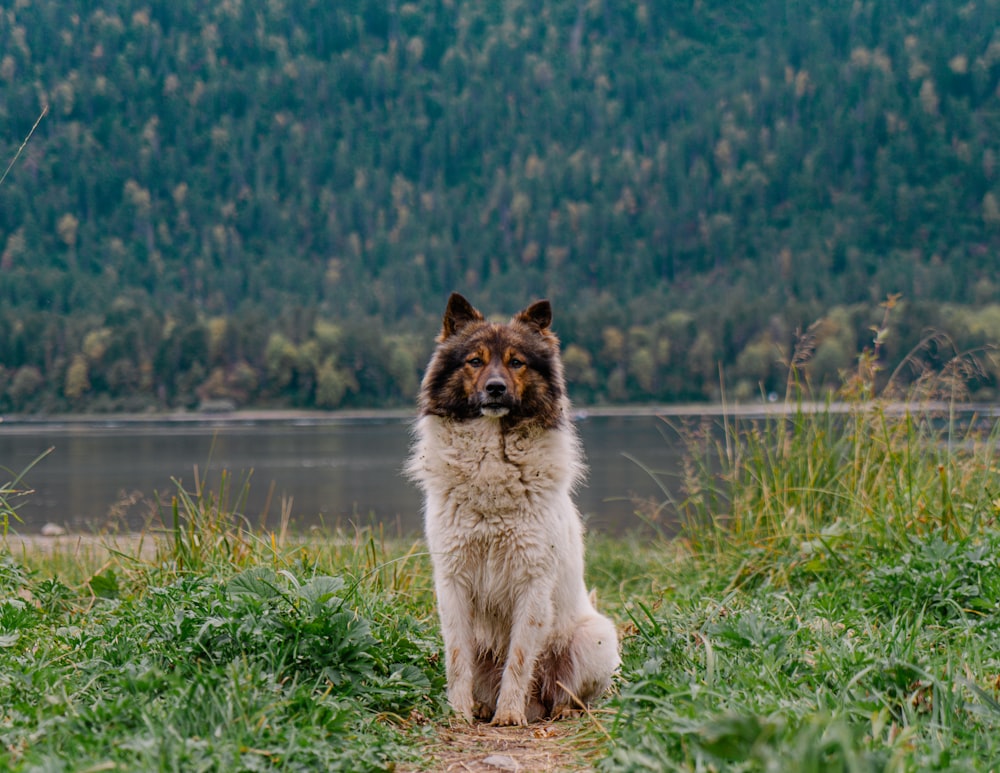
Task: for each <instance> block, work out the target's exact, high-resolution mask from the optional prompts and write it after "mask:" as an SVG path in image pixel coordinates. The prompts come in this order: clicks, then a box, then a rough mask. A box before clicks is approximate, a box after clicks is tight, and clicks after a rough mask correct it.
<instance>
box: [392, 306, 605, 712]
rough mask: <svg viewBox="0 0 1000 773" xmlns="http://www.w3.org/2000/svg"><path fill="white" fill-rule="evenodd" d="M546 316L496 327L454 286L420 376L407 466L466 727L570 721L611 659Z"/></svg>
mask: <svg viewBox="0 0 1000 773" xmlns="http://www.w3.org/2000/svg"><path fill="white" fill-rule="evenodd" d="M551 322H552V307H551V304H550V303H549V302H548V301H545V300H543V301H538V302H536V303H533V304H531V305H530V306H528V307H527V308H526V309H524V310H523V311H521V312H520V313H518V314H516V315H515V316H514V317H513V319H511V321H510V322H509V323H507V324H499V323H494V322H490V321H487V320H486V319H485V318H484V317H483V315H482V314H481V313H480V312H479V311H478V310H476V309H475V308H474V307H473V306H472V304H470V303H469V301H467V300H466V299H465V298H464V297H462V296H461V295H459V294H458V293H453V294H452V295H451V297H450V298H449V299H448V305H447V309H446V311H445V313H444V320H443V326H442V330H441V334H440V336H439V337H438V343H437V348H436V349H435V351H434V353H433V355H432V357H431V360H430V363H429V364H428V366H427V370H426V372H425V374H424V377H423V380H422V382H421V389H420V401H419V416H418V418H417V421H416V424H415V428H414V435H415V442H414V444H413V448H412V452H411V455H410V457H409V459H408V461H407V466H406V472H407V474H408V475H409V477H410V478H411V479H413V480H414V481H415V482H416V483H417V484H418V485H419V486H420V488H421V489H422V490H423V493H424V521H425V531H426V538H427V543H428V547H429V549H430V554H431V561H432V565H433V572H434V585H435V592H436V595H437V602H438V612H439V615H440V620H441V632H442V635H443V638H444V645H445V671H446V675H447V682H448V702H449V704H450V705H451V708H452V710H453V711H454V712H455V713H456V714H457V715H458V716H459V717H461V718H462V719H464V720H466V721H469V722H471V721H473V720H474V719H481V720H490V721H491V724H493V725H499V726H509V725H526V724H528V723H529V722H534V721H538V720H540V719H544V718H559V717H563V716H568V715H570V714H573V713H575V712H577V711H579V710H581V709H584V708H585V707H587V706H588V705H589V704H590V703H591V702H592V701H594V700H595V699H596V698H599V697H600V696H601V695H602V694H603V693H604V692H605V691H606V690H607V689H608V687H609V686H610V683H611V680H612V677H613V675H614V672H615V671H616V670H617V668H618V665H619V662H620V661H619V655H618V637H617V634H616V631H615V626H614V624H613V623H612V622H611V620H610V619H608V618H607V617H605V616H604V615H601V614H599V613H598V612H597V610H596V609H595V607H594V598H593V595H592V594H588V593H587V589H586V586H585V585H584V580H583V559H584V549H583V526H582V522H581V518H580V514H579V512H578V511H577V509H576V506H575V505H574V504H573V500H572V498H571V494H572V492H573V489H574V487H575V486H576V485H578V484H579V483H580V482H581V480H582V479H583V476H584V472H585V470H584V465H583V459H582V450H581V445H580V441H579V440H578V438H577V435H576V431H575V428H574V426H573V424H572V419H571V416H570V414H569V400H568V398H567V396H566V386H565V381H564V377H563V369H562V362H561V359H560V354H559V341H558V339H557V337H556V335H555V334H554V333H553V332H552V330H551V329H550V325H551Z"/></svg>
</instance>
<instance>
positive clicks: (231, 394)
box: [0, 0, 1000, 411]
mask: <svg viewBox="0 0 1000 773" xmlns="http://www.w3.org/2000/svg"><path fill="white" fill-rule="evenodd" d="M709 5H712V4H686V3H672V2H670V3H648V2H640V3H635V4H624V5H621V4H618V5H616V4H613V3H607V2H604V1H603V0H572V1H570V0H542V1H541V2H532V3H528V2H520V1H518V0H508V2H505V3H502V4H498V3H489V2H486V0H472V1H471V2H467V3H454V2H450V1H449V0H437V1H436V2H427V3H419V4H418V3H388V4H387V3H384V2H375V0H371V1H365V0H345V2H338V3H336V4H329V3H322V2H319V0H315V1H312V2H311V1H309V0H303V2H297V3H284V2H280V1H279V0H275V1H274V2H268V3H266V4H248V3H244V2H240V0H226V1H225V2H221V3H217V4H210V5H208V6H205V5H204V4H199V3H195V2H193V0H170V1H169V2H168V0H149V1H146V2H144V1H143V0H117V1H116V2H112V3H104V4H101V7H100V8H91V7H85V6H82V5H79V4H76V3H72V2H65V1H62V0H60V2H54V3H45V4H17V5H15V6H13V7H8V8H5V9H3V10H2V11H0V118H2V121H0V125H2V126H4V127H5V130H4V132H3V136H2V137H0V154H2V157H3V158H5V159H9V158H12V157H13V155H14V153H15V152H16V150H17V148H18V146H19V144H20V142H21V140H22V139H23V137H24V136H25V135H26V134H27V131H28V130H29V129H30V128H31V125H32V124H33V122H34V121H35V119H36V118H37V116H38V114H39V112H40V109H41V107H42V106H43V105H47V106H48V107H49V113H48V115H47V116H46V117H45V119H44V120H43V121H42V122H41V124H40V125H39V128H38V130H37V131H36V133H35V135H34V136H33V137H32V140H31V142H29V143H28V145H27V146H26V147H25V150H24V153H23V154H22V157H21V158H20V159H19V161H18V164H17V166H16V167H15V168H14V170H13V172H12V174H11V175H10V176H9V177H8V179H7V181H5V183H4V184H3V185H2V186H0V349H2V351H0V409H2V410H5V411H22V410H24V411H59V410H122V409H135V410H147V409H165V408H178V407H191V406H194V405H197V404H199V403H201V402H204V401H205V400H209V399H222V398H225V399H229V400H232V401H234V402H236V403H237V404H240V405H272V406H300V407H330V408H334V407H348V406H366V407H368V406H371V407H375V406H382V405H393V404H406V403H408V402H410V401H412V398H413V392H414V391H415V388H416V382H417V379H418V378H419V372H420V367H421V365H422V363H423V361H424V359H425V357H426V355H427V353H428V352H429V347H430V345H431V339H432V337H433V335H434V331H435V329H436V326H437V321H438V319H439V315H440V311H441V307H442V306H443V303H444V299H445V298H446V297H447V294H448V293H449V292H450V291H451V290H453V289H458V290H461V291H462V292H464V293H465V294H466V295H467V296H468V297H470V298H472V299H474V300H475V302H476V303H477V305H478V306H479V307H480V308H483V309H484V310H490V311H503V312H511V311H514V310H516V309H518V308H521V307H522V306H523V305H524V304H526V303H527V302H528V301H529V300H531V299H533V298H537V297H541V296H547V297H550V298H551V299H552V300H553V303H554V305H555V309H556V313H557V328H558V330H559V332H560V335H561V337H562V339H563V341H564V344H565V345H566V356H567V370H568V374H569V376H570V379H571V382H572V383H573V385H574V386H573V388H574V390H575V391H574V397H575V398H576V399H577V400H578V401H580V402H627V401H671V400H703V399H712V398H714V397H717V396H718V394H719V390H720V388H721V384H722V383H726V384H727V387H728V388H729V389H730V390H731V391H732V392H734V393H736V394H738V395H740V396H744V397H746V398H747V399H753V398H754V397H755V396H756V395H758V394H761V393H763V394H766V393H767V392H770V391H774V390H776V389H780V388H781V386H782V384H783V383H784V379H785V376H786V374H787V364H788V363H789V362H790V361H791V359H792V357H793V354H794V350H795V348H796V342H798V341H800V340H802V336H803V335H807V336H808V337H810V340H811V343H810V344H809V346H810V347H811V349H810V352H811V354H810V362H811V364H810V366H809V371H808V375H809V377H810V379H811V380H812V381H813V382H814V383H815V384H816V386H817V389H820V390H821V389H823V388H826V387H830V386H832V385H833V384H835V383H836V382H837V378H838V374H839V372H841V371H843V370H845V369H849V368H850V367H852V364H853V362H854V358H855V357H856V355H857V353H858V352H859V351H860V349H861V348H863V347H864V346H866V345H870V342H871V338H872V332H871V330H870V327H871V326H872V325H874V324H877V323H878V320H879V319H880V318H881V311H880V309H879V304H880V303H881V302H882V301H883V300H884V299H885V298H886V297H888V296H889V295H891V294H901V295H902V298H903V302H902V303H901V304H900V305H899V306H898V307H897V309H896V310H895V311H894V318H893V323H894V328H893V331H892V332H893V335H892V336H890V338H889V339H888V342H887V345H886V346H885V347H883V348H882V352H883V353H884V355H885V356H886V358H887V362H886V368H887V370H891V369H892V368H893V367H895V364H896V363H898V362H899V361H901V360H902V358H903V357H904V356H905V354H906V353H908V352H910V351H911V350H913V349H914V348H916V347H920V344H921V341H927V342H928V343H927V344H926V345H925V346H923V347H922V351H924V354H925V356H926V359H928V360H930V361H932V362H933V361H939V360H943V359H945V357H946V354H947V352H948V351H951V350H952V348H954V350H957V351H966V350H969V349H973V350H976V351H982V350H983V347H986V346H989V345H990V344H992V343H994V342H996V341H997V340H998V334H1000V324H998V323H997V311H996V308H997V304H998V303H1000V290H998V285H997V279H996V256H997V251H998V248H1000V182H998V170H997V161H998V153H1000V95H998V89H1000V39H998V38H997V35H996V32H995V31H996V29H998V28H1000V25H998V23H997V22H998V21H1000V9H998V6H997V4H996V3H995V2H985V3H977V4H967V5H965V6H962V7H960V8H956V7H955V6H954V5H953V4H951V3H947V2H944V0H932V1H931V2H917V0H890V1H889V2H857V3H854V4H852V5H850V6H846V5H840V4H827V3H819V2H805V3H787V2H783V1H780V2H779V0H742V1H740V2H733V3H725V4H720V5H718V7H707V6H709ZM931 328H933V329H935V330H939V331H941V332H942V333H944V334H947V336H949V337H950V339H951V341H952V343H953V347H952V346H951V345H950V344H949V345H947V346H946V345H944V344H943V340H944V339H942V338H934V337H928V330H929V329H931ZM810 331H811V332H810ZM800 349H801V347H800ZM893 358H895V359H893ZM982 360H983V363H984V367H983V369H982V370H981V372H980V373H979V375H978V377H977V378H976V380H975V382H974V384H973V386H974V388H976V389H977V390H978V391H979V394H980V395H981V396H984V397H990V396H991V395H993V394H994V390H995V388H996V371H995V368H994V367H993V365H992V363H991V362H990V360H989V357H987V356H984V357H983V358H982ZM783 363H784V364H783ZM720 366H721V374H722V375H721V380H720ZM804 372H805V371H804Z"/></svg>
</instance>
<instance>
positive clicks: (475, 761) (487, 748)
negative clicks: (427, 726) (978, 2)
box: [397, 718, 598, 773]
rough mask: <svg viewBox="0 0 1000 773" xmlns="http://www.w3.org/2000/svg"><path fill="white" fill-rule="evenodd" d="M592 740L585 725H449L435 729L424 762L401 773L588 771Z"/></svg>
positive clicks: (579, 722) (571, 722) (575, 722)
mask: <svg viewBox="0 0 1000 773" xmlns="http://www.w3.org/2000/svg"><path fill="white" fill-rule="evenodd" d="M597 740H598V734H597V733H596V732H594V728H593V726H592V725H591V724H590V720H588V719H585V718H584V719H579V720H563V721H560V722H550V723H541V724H536V725H530V726H529V727H491V726H490V725H487V724H479V723H476V724H472V725H467V724H465V723H461V722H457V721H456V722H453V723H451V724H450V725H443V726H441V727H440V728H439V729H438V732H437V734H436V737H435V738H434V739H433V740H431V741H430V742H429V743H428V744H427V746H426V747H425V749H424V752H425V754H426V757H425V762H424V764H423V765H420V766H418V767H414V766H407V765H403V766H401V767H399V768H398V769H397V770H399V771H401V773H418V771H419V773H500V772H502V771H512V772H513V771H516V772H517V773H527V772H528V771H531V773H536V772H538V773H551V772H554V771H590V770H593V769H594V768H593V765H592V763H591V760H592V758H593V757H594V756H595V754H596V752H597V746H598V743H597Z"/></svg>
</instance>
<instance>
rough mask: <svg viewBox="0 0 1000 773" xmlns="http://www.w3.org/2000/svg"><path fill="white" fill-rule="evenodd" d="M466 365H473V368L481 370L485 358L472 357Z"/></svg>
mask: <svg viewBox="0 0 1000 773" xmlns="http://www.w3.org/2000/svg"><path fill="white" fill-rule="evenodd" d="M466 364H468V365H471V366H472V367H473V368H481V367H483V358H482V357H470V358H469V359H468V360H466Z"/></svg>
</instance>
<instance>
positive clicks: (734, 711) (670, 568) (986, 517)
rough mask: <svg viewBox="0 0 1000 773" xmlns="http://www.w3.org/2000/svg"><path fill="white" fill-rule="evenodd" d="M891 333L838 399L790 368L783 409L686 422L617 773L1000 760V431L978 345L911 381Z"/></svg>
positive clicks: (631, 655) (637, 630) (615, 761)
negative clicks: (979, 401)
mask: <svg viewBox="0 0 1000 773" xmlns="http://www.w3.org/2000/svg"><path fill="white" fill-rule="evenodd" d="M885 335H886V324H885V323H883V325H882V326H881V327H880V328H879V329H878V330H876V336H875V341H874V344H873V347H872V348H871V349H870V350H869V351H865V352H863V353H862V354H861V356H860V357H859V361H858V367H857V369H856V371H855V372H853V373H851V374H848V376H847V377H846V378H845V381H844V388H843V389H842V390H841V392H840V393H839V395H838V396H837V400H836V401H834V400H829V401H827V402H825V403H822V404H820V405H818V406H817V405H812V404H809V403H808V402H807V401H806V399H805V396H806V394H807V390H806V389H805V387H804V386H803V382H802V379H801V378H800V377H799V374H798V373H797V372H792V373H791V374H790V377H789V389H790V391H789V395H788V401H787V403H786V405H785V406H784V407H785V409H786V410H784V411H782V412H775V413H765V414H763V415H761V416H758V417H756V418H749V419H747V418H742V417H733V416H727V417H726V418H725V419H724V420H723V422H722V426H721V427H708V426H704V425H702V426H697V427H694V428H691V427H684V426H681V427H679V428H678V430H679V431H680V432H681V434H682V437H684V439H685V440H686V441H687V442H688V445H689V451H690V453H689V456H688V460H687V462H686V464H685V466H684V469H683V471H682V473H681V481H680V484H681V485H680V489H681V494H680V495H679V496H675V497H674V498H673V500H672V506H673V507H674V508H675V510H676V512H677V513H678V514H679V516H680V518H681V521H682V522H681V527H680V533H679V535H678V539H677V540H676V541H675V542H674V543H673V545H674V547H675V548H676V547H678V546H683V547H684V551H683V552H682V553H679V552H678V551H677V550H676V549H675V550H674V551H673V552H672V553H671V554H670V555H672V556H673V557H674V558H673V563H670V564H666V563H664V564H661V566H660V567H659V568H658V569H657V570H652V572H651V574H652V575H653V577H654V579H653V580H652V582H653V583H655V585H656V587H659V588H660V589H661V591H660V594H659V597H658V598H656V597H654V598H650V597H649V596H646V597H645V598H639V599H635V600H633V601H632V603H630V604H628V603H627V604H626V606H625V613H626V615H627V616H628V619H629V625H628V628H627V636H626V645H625V648H624V653H625V657H624V661H625V662H624V666H623V671H622V675H623V680H622V687H621V694H620V696H619V697H618V699H617V700H616V706H617V714H616V720H615V722H614V723H613V725H612V728H611V732H612V735H613V736H614V738H615V744H614V746H613V748H612V749H611V752H610V756H609V757H608V758H607V759H605V760H604V762H603V763H602V769H604V770H658V771H659V770H682V771H708V770H719V771H721V770H733V771H737V770H738V771H791V770H794V771H806V772H808V771H816V773H819V771H845V772H846V771H852V772H854V771H892V772H893V773H895V772H897V771H899V772H902V771H924V770H956V771H958V770H961V771H979V770H981V771H991V770H997V769H1000V701H998V698H1000V636H998V633H1000V530H998V528H997V511H998V508H1000V500H998V495H997V492H998V490H1000V470H998V468H997V462H996V448H997V443H998V442H1000V437H998V431H997V428H996V426H993V423H992V422H984V421H982V420H980V419H979V418H978V417H976V416H973V415H961V414H960V412H959V411H958V410H957V408H958V399H959V398H960V397H961V394H962V379H963V378H966V377H968V375H969V374H970V373H972V372H974V365H970V363H969V362H967V361H965V360H966V359H967V358H957V359H955V360H953V361H952V362H951V363H949V364H947V365H946V366H945V367H944V368H942V369H939V370H938V371H936V372H934V371H930V370H927V371H924V372H922V373H921V375H920V377H919V378H918V379H917V380H916V382H915V383H914V384H913V385H911V386H910V387H908V389H907V390H906V391H902V390H901V389H900V387H899V374H898V373H896V374H885V373H882V372H881V371H880V370H879V366H878V363H879V354H880V347H881V344H882V342H883V341H884V339H885ZM792 367H793V368H796V369H797V368H798V364H797V363H796V357H795V356H793V358H792ZM664 555H667V554H666V553H664ZM657 575H658V576H657Z"/></svg>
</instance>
